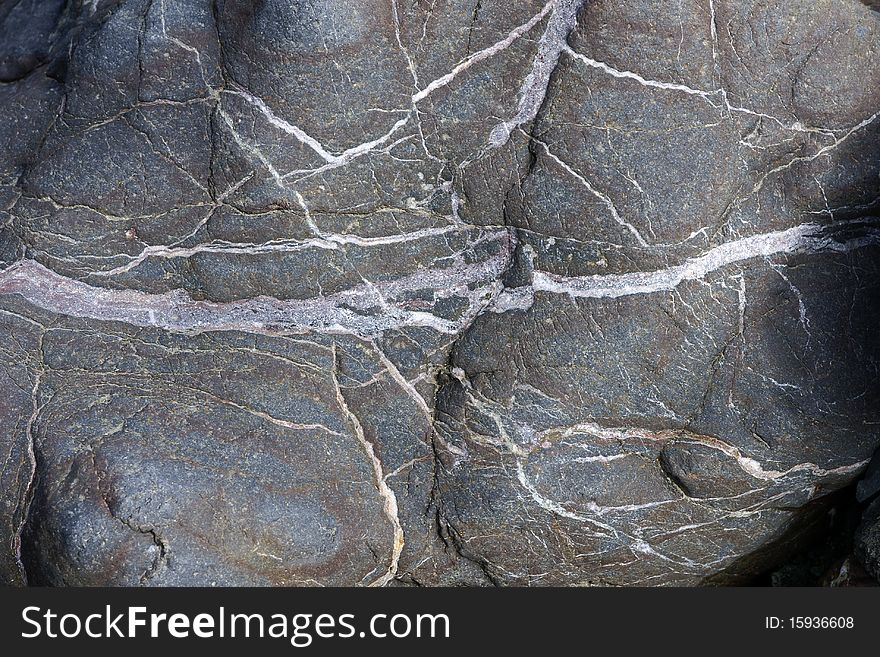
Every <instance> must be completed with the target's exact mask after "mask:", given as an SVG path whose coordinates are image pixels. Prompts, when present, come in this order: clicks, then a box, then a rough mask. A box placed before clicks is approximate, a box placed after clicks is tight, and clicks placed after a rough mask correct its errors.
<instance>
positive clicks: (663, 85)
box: [0, 0, 880, 585]
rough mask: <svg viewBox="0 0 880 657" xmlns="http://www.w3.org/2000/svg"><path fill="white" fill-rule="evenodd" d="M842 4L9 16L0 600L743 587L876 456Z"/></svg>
mask: <svg viewBox="0 0 880 657" xmlns="http://www.w3.org/2000/svg"><path fill="white" fill-rule="evenodd" d="M872 4H873V3H871V2H859V1H857V0H819V1H817V0H795V1H791V0H786V1H782V0H679V2H678V3H655V2H645V1H641V0H640V1H636V2H627V3H621V2H616V1H612V0H549V1H548V0H522V1H521V2H516V3H510V2H507V1H502V0H479V1H476V2H475V1H474V0H468V1H467V2H463V1H459V0H302V1H301V2H290V1H289V0H264V1H263V2H259V3H254V2H251V1H250V0H216V1H211V0H71V1H69V2H62V1H61V0H57V1H55V0H53V1H41V2H37V1H36V0H19V1H17V2H16V1H12V0H0V35H2V39H0V117H2V119H3V120H2V121H0V334H2V337H0V441H2V445H3V452H4V459H3V469H2V473H0V490H2V498H0V505H2V514H0V536H2V549H0V579H2V580H3V581H4V582H5V583H11V584H27V583H30V584H52V585H63V584H72V585H77V584H79V585H83V584H85V585H98V584H109V585H121V584H144V585H177V584H258V585H262V584H285V585H291V584H330V585H333V584H337V585H338V584H344V585H356V584H372V585H386V584H395V583H397V584H425V585H439V584H467V585H485V584H501V585H545V584H547V585H549V584H565V585H581V584H609V585H635V584H648V585H691V584H699V583H710V582H711V583H725V582H729V583H733V582H738V581H744V579H747V578H748V577H749V576H750V575H753V574H755V573H757V572H762V571H764V570H766V569H767V567H768V565H771V564H772V563H774V562H775V561H778V560H779V559H781V558H783V557H782V556H781V555H782V553H783V552H784V551H785V549H787V548H785V546H786V545H788V544H790V543H791V541H792V540H793V537H797V536H798V535H799V534H798V532H799V531H800V528H802V527H805V526H809V525H810V524H811V523H812V522H813V521H814V519H815V518H816V517H819V516H821V514H823V513H825V511H826V510H827V509H826V508H825V506H824V499H825V496H827V495H828V494H829V493H832V492H834V491H835V490H838V489H840V488H841V487H843V486H846V485H848V484H850V483H852V482H854V481H855V480H856V479H857V478H858V477H859V476H860V474H861V473H862V472H863V471H864V469H865V467H866V466H867V464H868V461H869V460H870V457H871V454H872V453H873V452H874V451H875V449H876V448H877V447H878V445H880V432H878V426H880V414H878V409H880V389H878V385H877V373H878V372H877V363H878V357H880V343H878V332H877V326H878V319H880V284H878V283H880V279H878V275H880V271H878V245H880V219H878V218H877V213H876V210H877V207H878V203H880V157H878V155H880V148H878V147H880V120H878V117H880V13H877V11H875V10H874V9H872V8H871V6H872Z"/></svg>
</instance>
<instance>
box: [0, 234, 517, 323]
mask: <svg viewBox="0 0 880 657" xmlns="http://www.w3.org/2000/svg"><path fill="white" fill-rule="evenodd" d="M501 235H505V236H506V233H501ZM507 260H508V255H507V252H506V251H505V250H503V249H502V250H501V252H500V253H499V254H498V255H496V256H494V257H492V258H490V259H488V260H486V261H484V262H480V263H476V264H465V263H462V262H459V263H457V264H455V265H453V266H450V267H449V268H447V269H423V270H420V271H417V272H415V273H413V274H409V275H407V276H404V277H401V278H399V279H396V280H393V281H386V282H375V283H374V282H367V281H365V282H364V283H363V284H361V285H358V286H356V287H353V288H351V289H348V290H345V291H342V292H338V293H335V294H328V295H325V296H317V297H313V298H307V299H287V300H279V299H276V298H274V297H266V296H261V297H255V298H251V299H242V300H237V301H228V302H212V301H196V300H193V299H192V298H190V297H189V295H187V294H186V293H185V292H184V291H183V290H172V291H170V292H165V293H162V294H149V293H146V292H140V291H137V290H129V289H114V288H102V287H96V286H92V285H89V284H87V283H84V282H82V281H78V280H76V279H73V278H68V277H66V276H62V275H60V274H58V273H56V272H54V271H52V270H50V269H48V268H46V267H44V266H43V265H41V264H40V263H38V262H36V261H34V260H21V261H19V262H16V263H15V264H13V265H12V266H10V267H9V268H7V269H5V270H3V271H2V272H0V294H18V295H20V296H22V297H24V298H25V299H26V300H27V301H28V302H30V303H32V304H34V305H36V306H38V307H40V308H43V309H45V310H48V311H50V312H54V313H59V314H62V315H68V316H71V317H82V318H87V319H94V320H105V321H117V322H125V323H127V324H132V325H135V326H154V327H158V328H162V329H166V330H170V331H245V332H251V333H266V334H278V333H285V332H304V331H309V330H314V331H323V332H326V333H345V334H354V335H358V336H362V337H372V336H376V335H379V334H381V333H382V332H383V331H386V330H389V329H394V328H402V327H407V326H423V327H428V328H431V329H434V330H435V331H438V332H440V333H445V334H455V333H457V332H458V331H459V330H461V328H463V327H464V326H466V325H467V324H468V323H469V322H470V321H471V320H472V319H473V317H474V316H475V315H476V314H477V313H478V312H480V310H482V308H483V306H484V304H485V302H486V299H487V298H488V297H491V295H492V294H494V293H495V292H496V291H497V289H498V286H499V283H498V282H497V279H498V276H500V274H501V272H502V271H503V270H504V268H505V266H506V264H507ZM425 290H430V291H432V292H433V294H434V296H435V298H445V297H450V296H461V297H464V298H467V299H468V301H469V304H468V306H469V307H468V309H467V310H466V311H465V312H464V313H463V314H462V315H461V317H459V318H458V319H456V320H450V319H444V318H441V317H438V316H436V315H434V314H432V313H429V312H425V311H422V310H410V309H409V308H408V307H407V306H408V303H407V302H408V295H412V294H414V293H418V292H423V291H425Z"/></svg>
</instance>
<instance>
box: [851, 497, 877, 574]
mask: <svg viewBox="0 0 880 657" xmlns="http://www.w3.org/2000/svg"><path fill="white" fill-rule="evenodd" d="M855 553H856V558H857V559H858V560H859V562H860V563H861V564H862V566H864V568H865V570H866V571H867V572H868V573H869V574H870V575H872V576H873V577H874V578H875V579H876V580H877V581H878V582H880V498H878V499H876V500H874V502H873V503H872V504H871V506H869V507H868V509H867V510H866V511H865V515H864V519H863V521H862V525H861V527H859V530H858V531H857V532H856V549H855Z"/></svg>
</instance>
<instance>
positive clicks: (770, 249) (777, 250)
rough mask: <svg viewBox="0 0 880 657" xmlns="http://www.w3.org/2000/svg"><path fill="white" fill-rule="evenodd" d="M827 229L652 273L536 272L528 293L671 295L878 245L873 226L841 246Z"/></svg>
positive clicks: (794, 231)
mask: <svg viewBox="0 0 880 657" xmlns="http://www.w3.org/2000/svg"><path fill="white" fill-rule="evenodd" d="M849 223H852V224H855V223H859V222H849ZM840 225H845V224H843V222H841V223H839V224H832V226H840ZM827 229H828V227H825V228H823V227H822V226H820V225H818V224H815V223H805V224H800V225H798V226H794V227H792V228H788V229H786V230H780V231H776V232H771V233H763V234H760V235H753V236H750V237H744V238H742V239H739V240H734V241H731V242H725V243H724V244H720V245H718V246H716V247H714V248H712V249H709V250H708V251H706V252H705V253H703V254H702V255H700V256H697V257H695V258H690V259H688V260H686V261H685V262H683V263H682V264H679V265H675V266H672V267H667V268H666V269H658V270H655V271H638V272H630V273H626V274H597V275H593V276H573V277H566V276H559V275H557V274H551V273H548V272H543V271H536V272H535V273H534V277H533V281H532V286H531V289H532V290H534V291H542V292H551V293H554V294H567V295H568V296H571V297H583V298H617V297H624V296H630V295H635V294H653V293H656V292H667V291H671V290H674V289H675V288H676V287H678V286H679V285H681V284H682V283H683V282H685V281H695V280H701V279H704V278H705V277H706V276H708V275H709V274H710V273H712V272H714V271H717V270H719V269H722V268H723V267H727V266H729V265H732V264H735V263H739V262H744V261H747V260H751V259H753V258H762V257H764V258H766V257H768V256H772V255H778V254H796V253H805V254H815V253H827V252H845V251H852V250H854V249H858V248H861V247H864V246H870V245H876V244H880V229H878V228H875V227H870V228H868V229H866V233H865V234H864V235H863V236H861V237H859V238H853V239H850V240H848V241H846V242H838V241H836V240H834V239H832V238H831V237H829V236H828V235H827V234H826V232H827ZM515 292H516V293H517V295H518V296H520V297H521V296H523V295H524V290H522V289H520V290H518V291H515ZM501 303H503V304H507V305H509V306H511V307H522V304H521V303H512V302H511V300H503V301H501Z"/></svg>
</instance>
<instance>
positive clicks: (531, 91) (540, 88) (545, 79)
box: [489, 0, 585, 149]
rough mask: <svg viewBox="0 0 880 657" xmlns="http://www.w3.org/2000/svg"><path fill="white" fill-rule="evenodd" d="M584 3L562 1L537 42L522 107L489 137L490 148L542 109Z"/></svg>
mask: <svg viewBox="0 0 880 657" xmlns="http://www.w3.org/2000/svg"><path fill="white" fill-rule="evenodd" d="M584 1H585V0H560V1H559V2H558V4H557V5H556V7H554V9H553V13H552V15H551V16H550V19H549V20H548V21H547V27H546V29H545V30H544V34H543V35H542V36H541V41H540V42H539V43H538V52H537V54H536V55H535V58H534V60H533V62H532V70H531V71H529V74H528V75H527V76H526V79H525V80H524V81H523V84H522V87H521V88H520V96H519V107H518V108H517V109H518V111H517V113H516V116H514V117H513V118H511V119H508V120H507V121H504V122H503V123H499V124H498V125H496V126H495V128H493V130H492V132H491V133H490V135H489V148H490V149H491V148H498V147H499V146H503V145H504V144H506V143H507V141H508V139H510V135H511V133H512V132H513V130H515V129H516V128H518V127H519V126H521V125H523V124H525V123H529V122H530V121H533V120H534V119H535V117H536V116H538V112H539V111H540V109H541V105H542V104H543V102H544V99H545V98H546V96H547V89H548V88H549V86H550V77H551V75H552V74H553V71H554V70H555V69H556V66H557V64H558V63H559V58H560V56H561V55H562V52H563V51H564V50H565V49H566V48H567V47H568V46H567V41H568V35H569V34H570V33H571V31H572V30H573V29H574V27H575V25H576V23H577V12H578V10H579V9H580V8H581V7H582V6H583V4H584Z"/></svg>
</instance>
